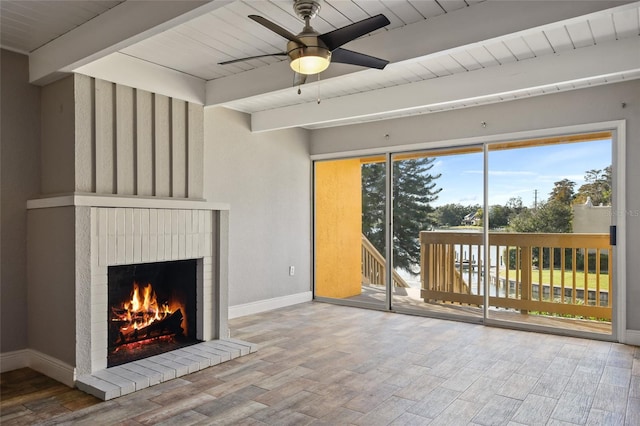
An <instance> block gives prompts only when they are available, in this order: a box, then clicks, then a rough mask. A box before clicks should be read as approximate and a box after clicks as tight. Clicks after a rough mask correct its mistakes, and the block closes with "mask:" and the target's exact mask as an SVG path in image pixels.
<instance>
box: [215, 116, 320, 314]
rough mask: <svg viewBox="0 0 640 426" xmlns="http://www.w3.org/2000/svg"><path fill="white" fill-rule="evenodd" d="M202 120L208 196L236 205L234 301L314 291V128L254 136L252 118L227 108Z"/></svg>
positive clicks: (233, 224)
mask: <svg viewBox="0 0 640 426" xmlns="http://www.w3.org/2000/svg"><path fill="white" fill-rule="evenodd" d="M204 122H205V164H206V167H205V174H204V176H205V179H204V194H205V198H206V199H207V200H209V201H220V202H228V203H230V205H231V211H230V214H229V222H230V230H229V236H230V242H229V304H230V305H231V306H236V305H241V304H244V303H249V302H255V301H260V300H265V299H271V298H275V297H281V296H287V295H291V294H296V293H302V292H306V291H310V289H311V284H310V268H311V266H310V265H311V264H310V260H311V254H310V253H311V181H310V175H311V164H310V161H309V151H308V132H307V131H305V130H301V129H291V130H283V131H276V132H267V133H260V134H252V133H251V132H250V130H249V129H250V119H249V116H247V115H246V114H243V113H239V112H235V111H231V110H227V109H224V108H206V109H205V120H204ZM291 265H292V266H295V271H296V272H295V275H294V276H289V266H291Z"/></svg>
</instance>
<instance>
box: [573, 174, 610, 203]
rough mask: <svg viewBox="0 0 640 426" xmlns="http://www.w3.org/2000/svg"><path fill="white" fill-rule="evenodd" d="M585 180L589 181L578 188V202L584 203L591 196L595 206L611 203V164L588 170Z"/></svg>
mask: <svg viewBox="0 0 640 426" xmlns="http://www.w3.org/2000/svg"><path fill="white" fill-rule="evenodd" d="M584 180H585V181H586V182H587V183H585V184H584V185H582V186H580V188H578V194H577V196H576V200H575V201H576V203H580V204H584V203H586V202H587V197H589V198H591V202H592V203H593V205H594V206H599V205H604V206H607V205H611V187H612V181H611V180H612V178H611V166H607V167H605V168H604V169H592V170H588V171H586V172H585V176H584Z"/></svg>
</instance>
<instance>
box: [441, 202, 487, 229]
mask: <svg viewBox="0 0 640 426" xmlns="http://www.w3.org/2000/svg"><path fill="white" fill-rule="evenodd" d="M479 208H480V206H463V205H462V204H444V205H442V206H439V207H437V208H436V211H435V214H434V217H435V219H436V223H437V224H438V226H458V225H460V224H462V220H463V219H464V217H465V216H466V215H468V214H470V213H474V212H476V211H477V210H478V209H479Z"/></svg>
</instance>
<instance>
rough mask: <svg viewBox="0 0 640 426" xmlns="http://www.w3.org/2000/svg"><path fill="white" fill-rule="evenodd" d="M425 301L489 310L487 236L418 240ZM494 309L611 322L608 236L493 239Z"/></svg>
mask: <svg viewBox="0 0 640 426" xmlns="http://www.w3.org/2000/svg"><path fill="white" fill-rule="evenodd" d="M420 242H421V258H422V265H421V280H422V289H421V297H422V298H423V299H424V301H425V302H428V301H441V302H447V303H460V304H467V305H476V306H480V305H482V304H483V303H484V301H483V297H484V296H483V295H484V279H483V277H484V267H483V263H484V262H483V261H482V259H483V257H484V256H483V247H482V234H481V233H471V232H432V231H424V232H421V233H420ZM489 246H490V247H489V265H490V268H489V271H490V276H489V283H490V285H489V287H490V292H489V304H490V306H494V307H499V308H510V309H517V310H520V311H521V312H522V313H529V312H537V313H543V314H557V315H568V316H575V317H586V318H597V319H602V320H610V319H611V300H612V299H611V274H610V273H609V265H612V264H613V263H612V262H613V258H612V250H611V246H610V245H609V235H608V234H539V233H498V232H497V233H490V234H489Z"/></svg>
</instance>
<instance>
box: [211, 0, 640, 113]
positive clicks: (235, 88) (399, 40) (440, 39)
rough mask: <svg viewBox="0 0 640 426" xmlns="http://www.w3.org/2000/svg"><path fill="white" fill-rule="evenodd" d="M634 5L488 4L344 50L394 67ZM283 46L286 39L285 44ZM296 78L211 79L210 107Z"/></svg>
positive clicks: (277, 68) (281, 65) (246, 75)
mask: <svg viewBox="0 0 640 426" xmlns="http://www.w3.org/2000/svg"><path fill="white" fill-rule="evenodd" d="M632 3H634V2H632V1H566V0H563V1H553V2H550V1H535V0H511V1H492V0H488V1H485V2H482V3H478V4H474V5H473V6H471V7H467V8H464V9H458V10H455V11H454V12H452V13H448V14H444V15H439V16H436V17H433V18H429V19H426V20H422V21H419V22H416V23H414V24H411V25H407V26H405V27H400V28H396V29H393V30H390V31H383V32H379V33H377V34H374V35H372V36H369V37H363V38H361V39H358V40H355V41H353V42H351V43H349V44H348V46H346V47H347V48H349V49H351V50H356V51H359V52H363V53H366V54H370V55H374V56H377V57H380V58H384V59H387V60H389V61H390V62H391V63H395V62H400V61H404V60H408V59H413V58H417V57H423V56H427V55H430V54H434V53H436V52H443V51H447V50H451V49H455V48H459V47H461V46H466V45H473V44H477V43H478V42H482V41H487V40H491V39H494V38H497V37H504V36H507V35H513V36H514V37H517V36H518V32H521V31H526V30H530V29H531V28H536V27H544V26H545V25H549V24H553V23H555V22H558V21H562V20H570V19H572V18H575V17H579V16H583V15H588V14H591V13H597V12H599V11H602V10H606V9H610V8H613V7H625V6H624V5H628V4H632ZM569 23H570V22H569ZM452 28H454V29H455V31H452ZM283 40H284V39H283ZM284 43H285V42H284V41H283V46H284ZM361 70H362V68H359V67H349V66H345V67H329V69H328V70H327V71H325V72H323V73H322V79H323V80H325V81H326V80H330V79H331V78H333V77H337V76H341V75H345V74H350V73H353V72H358V71H361ZM292 80H293V77H292V71H291V70H290V69H289V66H288V63H287V61H282V62H278V63H275V64H272V65H269V66H265V67H260V68H256V69H253V70H249V71H245V72H243V73H239V74H234V75H231V76H228V77H223V78H219V79H215V80H211V81H209V82H207V89H206V90H207V105H221V104H225V103H228V102H232V101H234V100H238V99H245V98H250V97H252V96H259V95H261V94H263V93H268V92H273V91H277V90H282V89H286V88H289V87H291V85H292Z"/></svg>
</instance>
